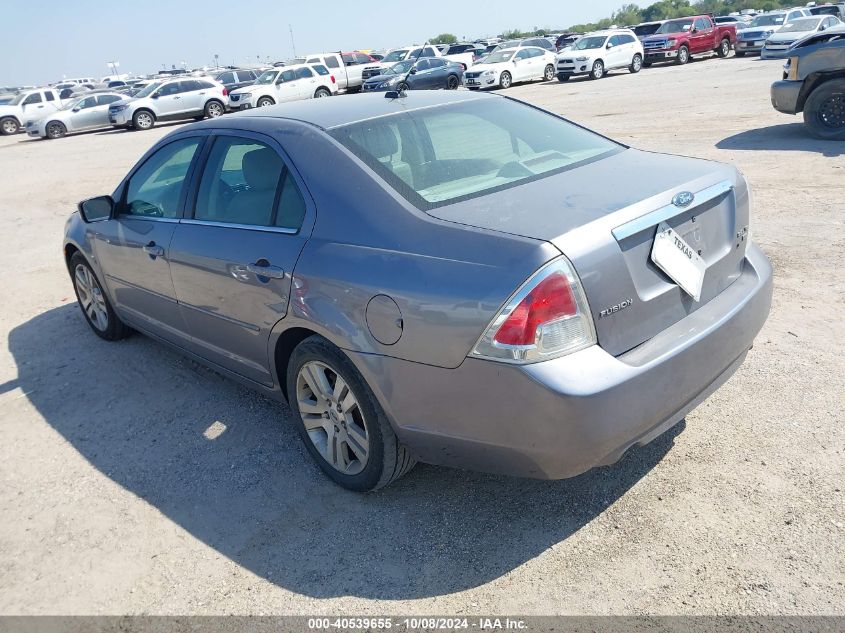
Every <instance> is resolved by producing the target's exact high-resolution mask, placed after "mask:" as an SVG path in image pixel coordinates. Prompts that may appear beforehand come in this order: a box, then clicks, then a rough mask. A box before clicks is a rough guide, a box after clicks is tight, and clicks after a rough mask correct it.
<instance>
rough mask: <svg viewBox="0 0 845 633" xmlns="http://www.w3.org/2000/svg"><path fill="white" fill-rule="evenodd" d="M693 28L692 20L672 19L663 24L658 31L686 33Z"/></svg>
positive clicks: (660, 32) (662, 32) (661, 32)
mask: <svg viewBox="0 0 845 633" xmlns="http://www.w3.org/2000/svg"><path fill="white" fill-rule="evenodd" d="M690 29H692V20H671V21H669V22H666V23H665V24H663V25H662V26H661V27H660V28H659V29H657V31H656V33H658V34H661V35H662V34H664V33H686V32H687V31H689V30H690Z"/></svg>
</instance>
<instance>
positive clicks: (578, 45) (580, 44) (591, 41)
mask: <svg viewBox="0 0 845 633" xmlns="http://www.w3.org/2000/svg"><path fill="white" fill-rule="evenodd" d="M605 40H607V37H605V36H604V35H591V36H589V37H582V38H581V39H580V40H578V41H577V42H575V44H573V45H572V48H573V49H575V50H576V51H585V50H588V49H592V48H601V47H602V46H604V42H605Z"/></svg>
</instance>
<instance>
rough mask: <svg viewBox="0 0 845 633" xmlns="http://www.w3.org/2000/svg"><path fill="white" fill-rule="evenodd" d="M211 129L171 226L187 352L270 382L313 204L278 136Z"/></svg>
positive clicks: (177, 287) (173, 262)
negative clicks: (277, 330) (276, 336)
mask: <svg viewBox="0 0 845 633" xmlns="http://www.w3.org/2000/svg"><path fill="white" fill-rule="evenodd" d="M216 134H217V136H216V137H214V139H213V144H212V145H211V146H210V148H209V149H208V150H207V152H206V154H207V155H206V156H205V158H204V161H203V162H204V166H203V168H202V169H201V170H198V173H197V176H196V177H195V178H194V182H195V183H196V184H195V185H194V187H193V188H194V189H195V190H196V192H195V194H194V195H192V196H190V199H189V203H188V204H189V207H190V208H191V211H192V212H189V213H188V214H186V215H188V216H189V217H187V218H186V219H185V220H183V221H182V222H181V223H180V224H179V226H178V227H176V232H175V235H174V238H173V243H172V246H171V259H172V263H171V273H172V276H173V284H174V286H175V290H176V295H177V297H178V299H179V305H180V309H181V313H182V315H183V318H184V320H185V322H186V323H187V326H188V329H189V330H190V333H191V337H192V340H191V351H193V352H194V353H196V354H198V355H200V356H202V357H204V358H206V359H208V360H209V361H211V362H213V363H215V364H217V365H220V366H222V367H225V368H226V369H229V370H231V371H234V372H236V373H238V374H240V375H242V376H245V377H247V378H249V379H251V380H254V381H256V382H260V383H263V384H267V385H269V384H272V377H271V372H270V361H271V359H270V358H269V356H268V341H269V336H270V330H271V329H272V327H273V326H274V325H275V323H277V322H278V321H279V319H281V318H283V317H284V316H285V314H286V313H287V310H288V302H289V299H290V294H291V279H292V272H293V268H294V265H295V264H296V261H297V259H298V258H299V254H300V252H301V250H302V247H303V245H304V244H305V241H306V240H307V238H308V235H309V234H310V227H311V226H312V225H313V217H314V211H313V205H312V203H311V202H310V199H309V198H308V196H307V194H306V193H305V188H304V186H303V184H302V182H301V181H300V180H299V177H298V175H297V174H296V173H295V170H293V169H292V167H291V166H290V163H289V161H288V159H287V157H286V155H285V154H284V152H283V150H282V148H281V147H280V146H279V144H278V143H277V142H276V141H275V140H274V139H271V138H269V137H266V136H264V135H261V134H253V133H249V132H243V131H235V130H232V131H229V130H220V131H218V132H217V133H216Z"/></svg>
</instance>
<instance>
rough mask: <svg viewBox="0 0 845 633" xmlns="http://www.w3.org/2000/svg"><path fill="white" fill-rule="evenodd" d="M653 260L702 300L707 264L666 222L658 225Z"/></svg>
mask: <svg viewBox="0 0 845 633" xmlns="http://www.w3.org/2000/svg"><path fill="white" fill-rule="evenodd" d="M651 261H653V262H654V263H655V265H656V266H657V267H658V268H659V269H660V270H662V271H663V272H664V273H666V274H667V275H668V276H669V277H670V279H672V281H674V282H675V283H676V284H678V285H679V286H680V287H681V288H682V289H683V290H684V292H686V293H687V294H688V295H689V296H691V297H692V298H693V299H695V300H696V301H700V300H701V287H702V285H703V284H704V273H705V271H706V270H707V264H706V263H705V261H704V260H703V259H702V258H701V256H700V255H699V254H698V253H697V252H696V251H695V250H693V248H692V247H691V246H690V245H689V244H687V243H686V241H684V238H683V237H681V235H680V234H679V233H678V232H677V231H675V230H674V229H673V228H672V227H670V226H669V225H668V224H666V223H665V222H661V223H660V224H659V225H658V226H657V234H656V235H655V236H654V245H653V246H652V247H651Z"/></svg>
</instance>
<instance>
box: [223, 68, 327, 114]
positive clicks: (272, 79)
mask: <svg viewBox="0 0 845 633" xmlns="http://www.w3.org/2000/svg"><path fill="white" fill-rule="evenodd" d="M337 90H338V88H337V79H335V76H334V75H332V74H331V73H330V72H329V70H328V69H327V68H326V67H325V66H323V65H322V64H294V65H292V66H282V67H280V68H271V69H270V70H265V71H264V72H263V73H261V76H260V77H259V78H258V79H256V80H255V83H254V84H252V85H251V86H246V87H244V88H238V89H237V90H233V91H232V92H231V93H230V94H229V107H230V108H231V109H232V110H247V109H249V108H263V107H264V106H269V105H273V104H275V103H283V102H285V101H298V100H300V99H312V98H320V97H331V96H332V95H335V94H337Z"/></svg>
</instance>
